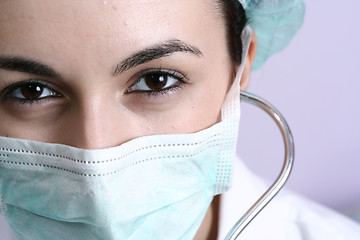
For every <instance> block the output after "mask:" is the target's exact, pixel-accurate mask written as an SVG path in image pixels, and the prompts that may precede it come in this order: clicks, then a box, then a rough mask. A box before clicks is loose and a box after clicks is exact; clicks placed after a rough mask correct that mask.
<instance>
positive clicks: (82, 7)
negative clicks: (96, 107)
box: [0, 0, 222, 54]
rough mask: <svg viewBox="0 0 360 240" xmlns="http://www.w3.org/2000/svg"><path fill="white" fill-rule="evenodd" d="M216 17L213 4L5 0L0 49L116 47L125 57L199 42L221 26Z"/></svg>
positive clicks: (191, 0)
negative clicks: (173, 43) (178, 42)
mask: <svg viewBox="0 0 360 240" xmlns="http://www.w3.org/2000/svg"><path fill="white" fill-rule="evenodd" d="M218 15H219V14H217V13H215V8H214V6H213V0H131V1H129V0H75V1H54V0H4V1H0V51H11V52H12V51H15V52H16V50H17V49H18V48H19V46H23V47H24V48H25V47H26V51H30V52H31V51H33V52H36V53H37V54H49V52H48V51H55V52H56V51H58V49H59V48H61V49H65V48H67V47H70V46H71V47H73V48H74V47H75V48H76V49H83V50H86V49H85V48H87V49H88V50H90V49H91V50H92V51H96V50H99V51H109V52H111V51H112V48H113V47H115V46H116V47H117V48H120V49H122V50H123V51H124V53H126V52H131V51H133V50H134V49H137V48H141V47H144V46H148V45H149V44H153V43H154V42H158V41H163V40H166V39H169V38H170V39H174V38H179V39H182V40H184V41H187V40H191V41H192V42H193V44H196V43H199V44H201V42H202V41H203V42H205V41H207V39H208V37H209V34H210V32H214V29H216V28H221V27H222V23H221V21H220V20H219V19H220V17H219V16H218ZM217 34H218V33H217ZM49 43H52V45H51V44H49ZM54 43H56V44H54ZM99 43H106V44H105V45H106V48H107V49H100V48H101V47H100V46H99ZM45 46H46V48H45ZM51 46H53V47H51ZM129 46H130V47H129ZM4 48H6V49H4ZM131 48H134V49H131ZM23 50H24V49H23ZM45 50H46V51H45ZM26 51H25V52H23V53H24V54H26ZM44 51H45V52H44ZM29 54H30V53H29Z"/></svg>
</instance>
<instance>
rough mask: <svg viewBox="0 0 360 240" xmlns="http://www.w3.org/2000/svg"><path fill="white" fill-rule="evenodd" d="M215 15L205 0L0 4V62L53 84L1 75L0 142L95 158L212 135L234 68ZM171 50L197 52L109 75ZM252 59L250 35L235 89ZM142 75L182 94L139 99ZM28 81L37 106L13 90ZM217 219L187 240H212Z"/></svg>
mask: <svg viewBox="0 0 360 240" xmlns="http://www.w3.org/2000/svg"><path fill="white" fill-rule="evenodd" d="M169 6H171V8H169ZM149 8H151V11H149ZM218 11H219V10H216V8H215V4H214V1H212V0H198V1H194V0H132V1H128V0H117V1H110V0H107V1H103V0H102V1H97V0H92V1H88V0H77V1H50V0H4V1H1V2H0V58H1V57H6V58H9V57H12V58H13V57H17V58H21V59H26V60H31V61H36V62H37V63H41V64H43V65H46V66H48V67H49V68H52V69H53V70H54V71H55V72H56V73H57V75H56V76H44V74H37V73H34V72H33V73H29V72H28V71H23V70H21V71H19V70H16V69H9V68H6V67H4V66H2V67H1V65H0V136H6V137H13V138H22V139H30V140H37V141H42V142H51V143H61V144H66V145H71V146H75V147H78V148H84V149H100V148H107V147H113V146H117V145H120V144H122V143H124V142H127V141H129V140H131V139H134V138H136V137H140V136H146V135H152V134H167V133H193V132H197V131H200V130H203V129H206V128H208V127H210V126H212V125H213V124H215V123H216V122H218V121H220V109H221V105H222V103H223V101H224V98H225V96H226V93H227V91H228V90H229V88H230V85H231V83H232V81H233V79H234V76H235V73H236V71H237V68H238V66H237V65H235V64H233V63H232V62H231V60H230V58H229V55H228V52H227V46H226V33H225V27H224V21H223V19H222V17H221V15H220V13H219V12H218ZM170 40H176V41H182V42H183V43H185V44H187V45H188V46H190V47H194V49H196V50H199V51H200V52H197V53H194V52H191V51H180V52H179V51H176V52H174V53H171V54H169V55H167V56H163V57H159V58H157V59H154V60H152V61H149V62H146V63H143V64H139V65H137V66H135V67H131V68H129V69H127V70H125V71H122V72H121V73H118V74H114V72H116V69H117V66H118V65H122V63H124V60H125V59H127V58H129V57H130V56H133V55H134V54H135V53H137V52H139V51H142V50H144V49H146V48H151V47H157V46H159V45H161V44H164V43H168V42H169V41H170ZM255 51H256V37H255V35H253V41H252V44H251V48H250V51H249V55H248V57H247V59H246V67H245V72H244V74H243V78H242V81H241V82H242V83H241V88H242V89H246V87H247V85H248V81H249V75H250V70H251V65H252V62H253V60H254V57H255ZM151 69H162V71H165V70H166V71H168V70H169V71H171V72H172V73H176V76H177V77H178V76H180V75H183V77H184V81H186V84H179V80H178V79H177V78H171V79H170V80H171V81H172V83H173V84H172V86H171V87H173V86H177V85H179V86H178V87H176V89H172V90H169V91H163V92H161V93H155V94H154V93H151V94H148V93H144V92H140V90H141V87H143V86H144V85H140V84H136V82H137V80H139V78H140V76H141V73H144V71H149V70H151ZM148 75H149V73H148ZM29 80H32V81H33V82H32V84H33V85H34V81H35V85H39V84H40V85H44V84H45V86H46V88H43V95H42V96H45V97H42V98H41V99H40V100H39V99H37V101H32V102H29V101H24V99H19V97H23V96H24V95H22V92H21V90H22V89H24V88H25V89H26V87H24V86H26V85H24V84H26V82H23V85H17V86H15V85H14V84H16V83H19V82H21V81H29ZM171 81H170V82H171ZM142 82H144V81H142ZM27 83H28V82H27ZM134 84H135V85H134ZM14 86H15V87H14ZM45 86H43V87H45ZM145 86H146V84H145ZM44 89H45V90H44ZM48 89H50V90H48ZM134 89H137V91H134ZM49 91H50V93H51V94H53V95H54V96H51V95H49V94H48V95H46V93H49ZM217 211H218V203H217V204H213V205H212V207H211V208H209V211H208V213H207V215H206V217H205V220H204V222H203V224H202V226H201V227H200V229H199V232H198V234H197V236H196V238H195V239H216V236H214V234H210V230H211V229H213V228H214V227H216V226H217V224H216V223H217V222H216V220H217V219H216V215H217V214H216V212H217Z"/></svg>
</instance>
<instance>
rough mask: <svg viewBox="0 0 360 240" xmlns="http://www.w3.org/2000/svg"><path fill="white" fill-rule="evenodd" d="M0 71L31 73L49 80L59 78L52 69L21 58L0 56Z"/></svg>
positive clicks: (59, 75)
mask: <svg viewBox="0 0 360 240" xmlns="http://www.w3.org/2000/svg"><path fill="white" fill-rule="evenodd" d="M0 69H5V70H10V71H17V72H25V73H31V74H35V75H40V76H45V77H51V78H58V79H59V78H61V74H59V73H57V72H56V71H55V70H54V69H53V68H52V67H50V66H47V65H45V64H43V63H40V62H36V61H34V60H30V59H26V58H22V57H6V56H0Z"/></svg>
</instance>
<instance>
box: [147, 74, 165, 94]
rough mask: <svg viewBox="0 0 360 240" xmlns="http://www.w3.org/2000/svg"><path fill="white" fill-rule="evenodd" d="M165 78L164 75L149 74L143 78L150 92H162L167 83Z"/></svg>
mask: <svg viewBox="0 0 360 240" xmlns="http://www.w3.org/2000/svg"><path fill="white" fill-rule="evenodd" d="M167 79H168V78H167V76H165V75H164V74H151V75H150V74H149V75H147V76H145V82H146V85H147V86H148V87H149V88H150V89H151V90H156V91H159V90H162V89H163V88H164V87H165V86H166V83H167V81H168V80H167Z"/></svg>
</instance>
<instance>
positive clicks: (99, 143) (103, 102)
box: [64, 96, 136, 149]
mask: <svg viewBox="0 0 360 240" xmlns="http://www.w3.org/2000/svg"><path fill="white" fill-rule="evenodd" d="M128 115H129V114H128V112H127V111H126V110H125V109H124V108H123V107H121V105H120V104H119V103H117V102H116V101H112V100H111V98H109V97H108V96H91V97H90V96H88V97H84V98H83V100H80V101H79V103H78V104H76V106H73V107H72V109H71V110H69V112H68V116H67V120H66V121H64V125H65V126H64V129H65V132H66V139H67V140H66V144H67V145H71V146H74V147H78V148H83V149H103V148H108V147H114V146H118V145H120V144H122V143H124V142H126V141H129V140H130V139H132V138H134V137H135V135H136V134H135V131H133V130H132V129H133V126H132V125H133V121H131V120H130V119H129V116H128Z"/></svg>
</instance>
